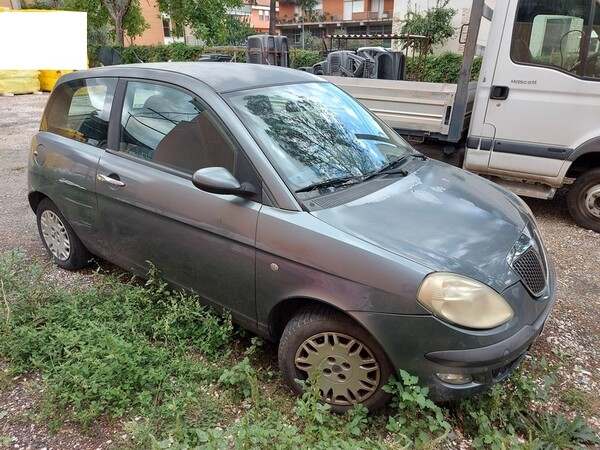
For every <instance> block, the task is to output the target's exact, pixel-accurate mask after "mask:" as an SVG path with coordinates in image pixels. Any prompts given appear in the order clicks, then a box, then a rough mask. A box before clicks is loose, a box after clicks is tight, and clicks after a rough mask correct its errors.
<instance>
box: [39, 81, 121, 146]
mask: <svg viewBox="0 0 600 450" xmlns="http://www.w3.org/2000/svg"><path fill="white" fill-rule="evenodd" d="M116 84H117V83H116V80H115V79H111V78H106V79H103V78H94V79H81V80H75V81H71V82H67V83H63V84H60V85H58V86H57V87H56V92H54V93H53V94H52V96H51V97H50V100H49V102H48V106H47V108H46V112H45V114H44V118H43V120H42V124H41V127H40V129H41V130H42V131H49V132H51V133H56V134H59V135H61V136H64V137H67V138H70V139H74V140H76V141H79V142H84V143H87V144H90V145H93V146H95V147H100V148H106V142H107V138H108V118H109V116H110V107H111V105H112V99H113V95H114V91H115V86H116Z"/></svg>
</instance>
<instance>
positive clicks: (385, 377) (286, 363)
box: [278, 306, 392, 413]
mask: <svg viewBox="0 0 600 450" xmlns="http://www.w3.org/2000/svg"><path fill="white" fill-rule="evenodd" d="M278 357H279V367H280V369H281V372H282V374H283V377H284V379H285V381H286V383H287V384H288V385H289V386H290V387H291V389H292V390H293V391H294V392H295V393H297V394H302V393H303V392H304V389H303V387H302V385H301V384H299V383H298V382H297V381H296V380H302V381H306V380H308V379H309V377H310V376H311V375H312V374H313V372H314V371H315V370H318V369H319V368H320V369H321V371H322V372H321V374H320V375H318V377H317V380H316V381H317V383H318V385H319V390H320V392H321V400H322V401H323V402H324V403H328V404H329V405H330V406H331V411H333V412H336V413H343V412H345V411H347V410H348V409H350V408H352V407H353V406H352V405H353V404H354V403H361V404H362V405H363V406H365V407H366V408H367V409H369V410H375V409H377V408H380V407H382V406H383V405H385V404H386V403H387V402H388V400H389V398H390V395H389V394H388V393H386V392H384V391H383V389H382V387H383V386H385V385H386V384H387V383H388V381H389V378H390V376H391V375H392V366H391V364H390V363H389V360H388V358H387V356H386V355H385V353H384V352H383V350H382V349H381V347H380V346H379V344H378V343H377V342H376V341H375V339H374V338H373V336H371V335H370V334H369V333H368V332H367V331H366V330H364V329H363V328H362V327H360V326H359V325H357V324H356V323H355V322H354V321H353V320H352V319H350V318H349V317H348V316H346V315H345V314H343V313H342V312H340V311H336V310H333V309H330V308H327V307H324V306H315V307H311V308H308V309H304V310H302V311H300V312H299V313H298V314H297V315H295V316H294V317H293V318H292V319H291V320H290V321H289V322H288V324H287V326H286V328H285V330H284V332H283V334H282V336H281V340H280V343H279V352H278Z"/></svg>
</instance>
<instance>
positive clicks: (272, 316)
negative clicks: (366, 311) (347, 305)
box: [268, 297, 365, 341]
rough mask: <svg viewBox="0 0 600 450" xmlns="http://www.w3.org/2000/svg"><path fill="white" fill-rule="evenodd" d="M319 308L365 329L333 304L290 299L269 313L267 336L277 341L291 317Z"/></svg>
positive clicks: (281, 302)
mask: <svg viewBox="0 0 600 450" xmlns="http://www.w3.org/2000/svg"><path fill="white" fill-rule="evenodd" d="M319 306H322V307H324V308H328V309H332V310H336V311H339V312H341V313H343V314H344V315H346V316H348V317H350V318H351V319H352V320H354V321H355V322H356V323H357V325H360V326H361V327H362V328H365V327H364V326H363V325H362V324H360V323H358V322H357V321H356V319H354V318H353V317H352V316H351V315H349V314H348V313H347V312H346V311H344V310H343V309H342V308H340V307H338V306H336V305H335V304H332V303H330V302H326V301H323V300H320V299H315V298H311V297H290V298H287V299H284V300H282V301H280V302H279V303H277V304H276V305H275V306H274V307H273V308H272V309H271V311H270V312H269V319H268V320H269V334H270V336H271V338H272V339H273V340H275V341H277V340H279V338H280V337H281V335H282V334H283V330H284V329H285V327H286V326H287V324H288V322H289V321H290V320H291V319H292V317H294V316H295V315H296V314H298V312H299V311H301V310H302V309H306V308H311V307H314V308H316V307H319Z"/></svg>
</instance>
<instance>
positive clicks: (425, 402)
mask: <svg viewBox="0 0 600 450" xmlns="http://www.w3.org/2000/svg"><path fill="white" fill-rule="evenodd" d="M418 381H419V379H418V378H417V377H415V376H411V375H410V374H409V373H407V372H406V371H404V370H400V380H394V381H392V382H390V384H388V386H385V387H384V390H385V391H386V392H388V393H391V394H393V398H392V402H391V406H392V408H395V409H397V413H396V414H395V415H393V416H390V417H389V419H388V424H387V426H386V428H387V429H388V430H389V431H391V432H393V433H395V434H396V435H397V436H398V438H399V439H400V441H401V442H402V443H403V444H405V445H413V444H414V446H416V447H417V448H423V447H425V446H428V447H431V448H434V447H433V446H435V445H439V444H440V443H441V442H442V441H444V440H445V438H446V436H447V434H448V432H449V431H450V429H451V426H450V424H449V423H448V422H447V421H446V420H445V415H444V411H443V410H442V409H441V408H440V407H439V406H437V405H436V404H435V403H433V402H432V401H431V400H430V399H428V398H427V395H428V394H429V388H426V387H421V386H419V385H418Z"/></svg>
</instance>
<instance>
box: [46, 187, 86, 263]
mask: <svg viewBox="0 0 600 450" xmlns="http://www.w3.org/2000/svg"><path fill="white" fill-rule="evenodd" d="M36 215H37V226H38V231H39V233H40V237H41V238H42V242H43V243H44V246H45V247H46V250H48V252H49V253H50V255H51V256H52V259H53V260H54V262H55V263H56V264H57V265H58V266H59V267H61V268H63V269H67V270H78V269H82V268H84V267H85V266H87V265H88V264H89V262H90V259H91V257H92V255H91V254H90V252H89V251H88V250H87V249H86V248H85V246H84V245H83V243H82V242H81V240H80V239H79V238H78V237H77V235H76V234H75V231H73V228H71V226H70V225H69V223H68V222H67V220H66V219H65V217H64V216H63V215H62V214H61V212H60V211H59V210H58V207H57V206H56V205H55V204H54V203H52V201H50V200H49V199H47V198H45V199H43V200H42V201H41V202H40V203H39V205H38V207H37V210H36Z"/></svg>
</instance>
